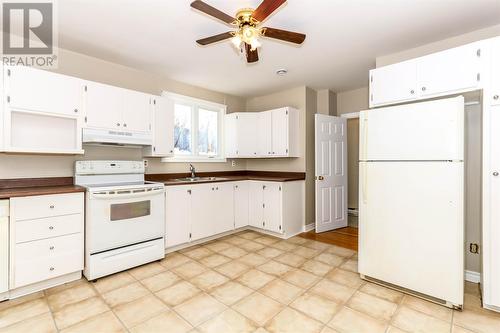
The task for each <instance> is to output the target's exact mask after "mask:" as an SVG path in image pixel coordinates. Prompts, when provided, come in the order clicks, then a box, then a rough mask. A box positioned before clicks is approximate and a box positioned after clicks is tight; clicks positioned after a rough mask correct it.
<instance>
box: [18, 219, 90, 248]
mask: <svg viewBox="0 0 500 333" xmlns="http://www.w3.org/2000/svg"><path fill="white" fill-rule="evenodd" d="M15 230H16V231H15V240H16V243H23V242H31V241H35V240H39V239H44V238H50V237H57V236H64V235H69V234H75V233H79V232H83V214H72V215H63V216H54V217H46V218H42V219H36V220H22V221H17V222H16V226H15Z"/></svg>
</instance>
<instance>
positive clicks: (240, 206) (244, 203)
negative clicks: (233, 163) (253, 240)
mask: <svg viewBox="0 0 500 333" xmlns="http://www.w3.org/2000/svg"><path fill="white" fill-rule="evenodd" d="M248 195H249V182H238V183H236V184H234V227H235V228H242V227H246V226H247V225H248V220H249V217H248V213H249V210H248V203H249V200H248Z"/></svg>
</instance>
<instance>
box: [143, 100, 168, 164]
mask: <svg viewBox="0 0 500 333" xmlns="http://www.w3.org/2000/svg"><path fill="white" fill-rule="evenodd" d="M152 101H153V107H152V108H151V119H152V123H153V145H152V146H148V147H145V148H144V150H143V153H144V156H151V157H164V156H172V155H173V154H174V101H173V100H171V99H169V98H166V97H153V98H152Z"/></svg>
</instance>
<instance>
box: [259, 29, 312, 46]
mask: <svg viewBox="0 0 500 333" xmlns="http://www.w3.org/2000/svg"><path fill="white" fill-rule="evenodd" d="M261 33H262V36H264V37H269V38H274V39H279V40H284V41H285V42H290V43H295V44H302V42H304V40H305V39H306V35H304V34H301V33H298V32H292V31H288V30H280V29H274V28H262V30H261Z"/></svg>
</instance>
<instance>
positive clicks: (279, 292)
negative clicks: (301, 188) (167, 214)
mask: <svg viewBox="0 0 500 333" xmlns="http://www.w3.org/2000/svg"><path fill="white" fill-rule="evenodd" d="M356 271H357V254H356V253H355V252H353V251H351V250H347V249H344V248H340V247H336V246H333V245H328V244H324V243H319V242H316V241H311V240H306V239H303V238H298V237H295V238H291V239H289V240H286V241H282V240H280V239H277V238H272V237H269V236H264V235H261V234H258V233H255V232H250V231H246V232H242V233H239V234H236V235H231V236H228V237H225V238H223V239H220V240H217V241H213V242H210V243H207V244H204V245H202V246H195V247H191V248H189V249H185V250H182V251H179V252H176V253H172V254H169V255H167V256H166V258H165V259H164V260H163V261H161V262H155V263H151V264H148V265H145V266H141V267H138V268H135V269H131V270H129V271H127V272H123V273H119V274H115V275H112V276H110V277H106V278H103V279H100V280H98V281H97V282H96V283H90V282H87V281H86V280H84V279H82V280H79V281H76V282H73V283H70V284H67V285H63V286H59V287H55V288H52V289H49V290H46V291H44V292H39V293H36V294H33V295H29V296H26V297H23V298H20V299H16V300H11V301H7V302H3V303H0V332H55V331H61V332H92V333H94V332H106V333H107V332H120V331H121V332H123V331H128V332H175V333H182V332H217V333H229V332H241V333H243V332H258V333H266V332H271V333H273V332H275V333H276V332H294V333H308V332H322V333H330V332H341V333H343V332H369V333H377V332H390V333H397V332H432V333H434V332H435V333H439V332H452V333H466V332H469V333H470V332H476V333H483V332H484V333H490V332H491V333H493V332H495V333H496V332H500V314H497V313H494V312H490V311H487V310H483V309H482V308H481V307H480V298H479V289H478V285H474V284H469V283H468V284H466V286H465V290H466V296H465V309H464V311H462V312H460V311H452V310H450V309H447V308H445V307H442V306H438V305H435V304H433V303H429V302H426V301H423V300H420V299H417V298H414V297H411V296H405V295H403V294H401V293H399V292H397V291H393V290H390V289H387V288H384V287H381V286H378V285H375V284H372V283H368V282H365V281H362V280H360V279H359V276H358V274H357V273H356Z"/></svg>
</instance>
